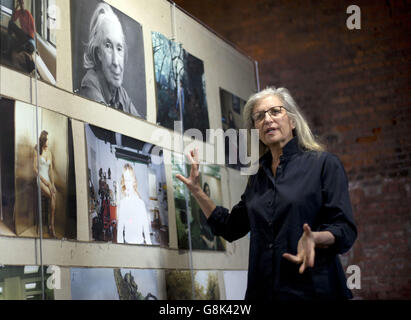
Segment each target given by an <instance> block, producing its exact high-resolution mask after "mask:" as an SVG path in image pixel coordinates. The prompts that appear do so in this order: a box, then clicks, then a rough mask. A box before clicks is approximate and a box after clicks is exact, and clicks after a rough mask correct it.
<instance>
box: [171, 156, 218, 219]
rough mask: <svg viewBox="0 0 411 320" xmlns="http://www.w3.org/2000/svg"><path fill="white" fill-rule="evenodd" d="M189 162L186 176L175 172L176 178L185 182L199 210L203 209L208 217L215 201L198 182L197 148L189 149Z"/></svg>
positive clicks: (214, 206)
mask: <svg viewBox="0 0 411 320" xmlns="http://www.w3.org/2000/svg"><path fill="white" fill-rule="evenodd" d="M187 157H188V159H190V162H191V170H190V175H189V177H188V178H186V177H183V176H182V175H181V174H176V178H177V179H179V180H181V181H182V182H184V183H185V185H186V186H187V188H188V190H190V192H191V193H192V194H193V196H194V198H195V199H196V200H197V203H198V204H199V206H200V208H201V210H202V211H203V213H204V215H205V217H206V218H208V217H210V215H211V213H212V212H213V211H214V209H215V208H216V205H215V203H214V202H213V201H212V200H211V199H210V197H209V196H208V195H207V194H206V193H205V192H204V191H203V189H202V188H201V184H200V172H199V167H200V165H199V163H200V161H199V160H198V149H194V150H191V151H190V154H188V155H187Z"/></svg>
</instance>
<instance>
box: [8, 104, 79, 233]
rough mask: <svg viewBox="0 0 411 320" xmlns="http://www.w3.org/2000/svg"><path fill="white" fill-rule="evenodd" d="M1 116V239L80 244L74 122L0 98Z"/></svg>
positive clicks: (27, 105) (44, 110) (40, 109)
mask: <svg viewBox="0 0 411 320" xmlns="http://www.w3.org/2000/svg"><path fill="white" fill-rule="evenodd" d="M0 110H1V115H2V116H1V117H0V127H1V128H2V135H1V136H0V186H1V188H0V193H1V198H2V201H1V206H0V235H5V236H18V237H39V236H40V231H42V236H43V237H44V238H49V239H63V238H66V239H75V238H76V233H77V225H76V217H77V213H76V211H77V210H76V208H77V202H76V183H75V177H74V154H73V137H72V129H71V120H70V119H69V118H67V117H65V116H63V115H60V114H58V113H56V112H52V111H49V110H47V109H43V108H36V107H35V106H32V105H29V104H26V103H23V102H20V101H14V100H9V99H5V98H1V97H0ZM3 130H4V131H3Z"/></svg>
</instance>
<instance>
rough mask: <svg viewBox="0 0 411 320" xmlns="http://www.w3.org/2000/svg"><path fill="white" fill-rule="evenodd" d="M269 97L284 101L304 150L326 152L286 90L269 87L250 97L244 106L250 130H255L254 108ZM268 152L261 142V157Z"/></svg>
mask: <svg viewBox="0 0 411 320" xmlns="http://www.w3.org/2000/svg"><path fill="white" fill-rule="evenodd" d="M268 96H276V97H277V98H279V99H280V100H281V101H282V103H283V105H284V108H285V109H286V111H287V115H288V117H289V118H290V119H291V121H293V123H294V124H295V129H294V130H293V135H294V136H297V137H298V142H299V144H300V146H301V147H302V148H303V149H306V150H311V151H324V150H325V147H324V145H322V144H321V143H320V142H318V141H317V139H316V138H315V136H314V135H313V133H312V132H311V129H310V127H309V126H308V123H307V120H305V118H304V116H303V114H302V112H301V110H300V108H299V107H298V105H297V103H296V102H295V101H294V99H293V97H292V96H291V94H290V92H289V91H288V90H287V89H286V88H275V87H267V88H266V89H264V90H262V91H260V92H257V93H255V94H253V95H252V96H250V98H249V99H248V101H247V103H246V104H245V106H244V111H243V118H244V123H245V125H246V128H247V129H248V130H251V129H254V128H255V126H254V121H253V119H252V117H251V116H252V113H253V110H254V107H255V106H256V105H257V104H258V102H259V101H261V100H262V99H264V98H266V97H268ZM267 150H268V148H267V147H266V146H265V145H264V144H263V143H262V142H261V141H260V156H261V155H262V154H264V153H265V152H266V151H267Z"/></svg>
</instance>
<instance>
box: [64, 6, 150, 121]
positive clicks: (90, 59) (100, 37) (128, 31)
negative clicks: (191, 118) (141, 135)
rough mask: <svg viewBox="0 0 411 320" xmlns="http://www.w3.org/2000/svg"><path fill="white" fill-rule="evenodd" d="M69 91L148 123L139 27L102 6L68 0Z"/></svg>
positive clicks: (112, 8)
mask: <svg viewBox="0 0 411 320" xmlns="http://www.w3.org/2000/svg"><path fill="white" fill-rule="evenodd" d="M71 28H72V31H71V34H72V61H73V69H72V70H73V91H74V92H76V93H79V94H80V95H81V96H83V97H86V98H88V99H91V100H94V101H97V102H100V103H103V104H104V105H108V106H110V107H112V108H115V109H117V110H121V111H123V112H125V113H128V114H131V115H133V116H136V117H140V118H143V119H146V117H147V99H146V98H147V97H146V75H145V64H144V43H143V32H142V27H141V25H140V24H139V23H138V22H137V21H134V20H133V19H131V18H130V17H128V16H127V15H125V14H124V13H122V12H120V11H118V10H117V9H116V8H114V7H112V6H110V5H108V4H107V3H105V2H100V1H97V0H88V1H83V0H72V1H71Z"/></svg>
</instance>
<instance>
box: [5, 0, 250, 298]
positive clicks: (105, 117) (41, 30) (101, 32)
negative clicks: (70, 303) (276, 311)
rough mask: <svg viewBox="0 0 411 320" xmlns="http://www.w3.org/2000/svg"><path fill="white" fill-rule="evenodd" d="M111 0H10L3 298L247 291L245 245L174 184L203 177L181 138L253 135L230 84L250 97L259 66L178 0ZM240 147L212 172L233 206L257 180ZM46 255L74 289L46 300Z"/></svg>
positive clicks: (219, 199)
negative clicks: (238, 273) (229, 237)
mask: <svg viewBox="0 0 411 320" xmlns="http://www.w3.org/2000/svg"><path fill="white" fill-rule="evenodd" d="M106 1H107V2H105V1H102V0H87V1H85V0H70V1H65V0H24V1H22V0H1V4H0V19H1V20H0V37H1V38H0V40H1V52H0V64H1V66H0V73H1V75H0V76H1V78H0V80H1V81H0V82H1V86H0V91H1V92H0V114H1V117H0V128H1V135H0V195H1V204H0V300H3V299H41V298H42V295H43V296H44V293H45V297H46V299H66V298H68V299H70V297H72V299H78V300H83V299H86V300H90V299H91V300H95V299H114V300H117V299H120V300H151V299H153V300H156V299H166V298H168V299H196V300H197V299H207V300H218V299H221V298H224V297H225V294H226V295H227V296H229V295H230V296H231V297H236V296H235V293H234V292H229V291H227V290H226V292H224V288H223V282H222V271H223V270H226V269H227V268H230V269H231V268H232V269H244V268H246V264H247V258H248V256H247V254H246V252H248V251H247V250H243V248H245V247H246V246H244V247H241V248H239V247H238V246H237V247H236V244H229V243H226V240H224V239H223V238H222V237H218V236H215V235H214V234H213V233H212V231H211V228H210V226H209V225H208V224H207V219H206V217H205V215H204V213H203V212H202V210H201V208H200V207H199V205H198V203H197V201H196V200H195V198H194V197H193V196H192V195H191V193H190V192H189V191H188V189H187V188H186V186H185V185H184V184H183V183H182V182H181V181H180V180H178V179H176V177H175V176H176V174H177V173H178V174H182V175H184V176H187V175H188V173H189V171H190V165H189V164H186V162H187V161H183V156H182V155H181V154H178V153H177V152H181V150H180V145H179V138H181V143H182V145H185V143H188V141H189V139H188V138H187V137H185V138H183V137H182V136H180V130H181V129H182V130H183V131H185V133H186V134H187V135H191V133H193V135H192V137H196V139H200V140H201V139H204V140H205V139H206V137H207V134H206V130H207V129H210V126H211V127H212V128H214V129H216V128H218V129H220V127H221V123H220V120H221V121H222V128H223V130H227V129H230V128H231V129H234V130H237V129H239V128H243V126H242V123H241V120H240V117H241V113H242V109H243V107H244V103H245V102H244V101H243V100H241V99H240V98H238V97H237V96H235V95H233V94H231V93H230V92H228V91H226V90H224V89H222V87H227V88H228V87H229V88H230V90H232V91H233V92H241V93H244V95H245V94H250V93H251V92H252V91H253V90H254V89H255V88H254V87H253V86H254V82H255V81H254V79H253V77H254V76H255V73H254V63H253V62H252V61H251V60H250V59H249V58H248V57H245V56H244V55H242V54H241V53H239V52H238V51H237V50H236V49H235V48H233V47H232V46H231V45H229V44H227V43H226V42H225V41H224V40H222V39H220V38H218V37H217V36H216V35H215V34H214V33H213V32H212V31H210V30H208V29H207V28H204V26H202V25H201V24H199V23H198V22H197V21H196V20H195V19H192V17H190V16H188V15H186V14H185V13H184V12H183V11H181V10H180V9H179V8H178V7H176V6H172V5H170V3H169V2H167V1H165V0H160V1H156V2H155V1H148V0H144V1H141V2H140V1H135V2H134V1H114V0H106ZM23 2H24V4H23ZM142 9H147V10H142ZM23 10H27V12H26V11H23ZM18 12H20V13H18ZM23 12H26V13H24V14H25V17H28V20H27V21H28V22H27V21H26V22H23V25H22V23H21V21H22V18H21V17H22V14H23ZM140 22H141V23H142V24H143V25H142V24H140ZM28 24H30V25H28ZM30 30H31V31H30ZM32 31H33V32H34V35H35V37H34V38H33V39H34V40H30V39H29V38H30V37H31V36H28V32H29V33H30V34H31V32H32ZM156 31H160V32H161V33H159V32H156ZM177 32H178V36H177ZM164 35H166V36H164ZM171 39H172V40H171ZM144 42H145V45H144ZM57 46H58V48H59V51H57ZM144 47H145V48H144ZM57 55H58V56H57ZM57 61H58V62H59V63H58V64H57ZM33 70H34V71H33ZM35 70H37V74H35V72H36V71H35ZM57 77H58V78H57ZM206 79H207V87H206ZM250 79H251V80H250ZM38 80H40V81H38ZM206 88H207V91H206ZM206 92H207V94H206ZM219 99H220V102H221V119H220V114H219V110H218V109H219V105H218V104H219V103H218V102H219ZM100 110H101V111H100ZM118 111H120V112H118ZM147 119H148V120H147ZM176 121H180V122H179V123H177V125H178V130H177V131H176V132H174V133H172V132H171V131H173V130H174V129H175V125H176ZM154 122H155V123H154ZM189 129H196V130H198V131H199V132H200V133H201V135H202V137H204V138H199V135H196V134H197V133H198V131H197V132H196V131H194V130H193V131H191V132H187V130H189ZM119 132H121V133H119ZM157 133H160V134H164V136H167V137H170V143H168V142H164V140H162V141H161V142H160V141H158V140H156V138H157V137H158V135H157ZM170 133H171V134H170ZM196 142H198V143H199V145H200V146H205V147H206V148H207V151H210V153H211V150H212V149H213V151H215V150H216V149H217V147H216V145H215V144H213V143H212V142H210V141H209V143H202V142H204V141H201V142H199V141H196ZM206 142H207V141H206ZM221 142H222V141H221ZM226 142H227V141H226ZM159 146H161V147H159ZM220 146H221V144H220ZM230 148H232V146H231V145H227V144H226V150H225V154H226V165H225V166H224V163H219V165H211V164H206V163H201V164H200V177H199V178H200V183H201V187H202V189H203V191H204V192H205V193H206V194H208V196H209V197H210V198H211V199H212V200H213V202H214V203H215V204H216V205H224V206H226V207H228V206H230V205H231V206H232V205H233V201H234V200H233V199H235V197H236V196H238V197H239V196H240V195H241V193H240V194H237V193H238V192H237V190H241V192H243V191H244V190H243V189H244V188H243V186H245V184H243V183H237V182H242V180H241V179H240V178H238V177H237V173H238V171H237V170H232V169H229V170H231V174H232V175H235V176H236V178H232V177H231V176H229V175H228V174H227V172H229V170H228V169H227V166H229V167H231V168H233V169H239V168H240V166H239V165H238V164H237V163H229V158H228V153H229V150H231V149H230ZM37 150H40V152H37ZM221 150H222V149H221ZM163 151H164V154H163ZM221 153H222V152H221ZM230 153H231V154H237V155H238V150H237V149H236V150H234V151H230ZM164 158H166V159H167V161H168V162H167V166H166V165H165V164H164ZM170 160H171V164H170V163H169V161H170ZM203 160H204V159H203ZM209 161H212V160H209ZM231 178H232V179H231ZM237 178H238V179H237ZM230 179H231V181H234V182H233V183H230ZM234 184H236V185H234ZM167 187H169V188H172V189H170V190H171V191H172V193H168V189H167ZM171 191H170V192H171ZM77 192H78V194H77ZM167 195H168V197H169V199H168V197H167ZM168 201H170V206H169V203H168ZM173 204H174V207H173ZM169 210H170V212H169ZM169 219H171V220H170V221H171V223H169V222H170V221H169ZM40 230H42V233H41V232H40ZM39 237H41V238H42V239H37V238H39ZM23 238H24V239H23ZM43 239H45V240H44V241H43ZM53 239H54V241H53ZM55 239H58V241H57V240H55ZM189 239H190V240H189ZM67 240H69V241H67ZM72 240H75V241H72ZM189 241H190V243H189ZM247 244H248V243H247V242H246V245H247ZM9 247H10V250H8V249H9ZM192 250H197V251H196V252H192ZM2 252H3V254H2ZM43 261H45V263H47V265H49V266H56V267H58V268H61V275H62V278H61V279H62V282H61V283H62V285H63V287H62V288H61V291H59V290H57V291H52V290H50V289H47V286H46V284H45V285H44V288H45V290H46V291H45V292H42V290H41V283H40V282H39V279H38V277H40V276H41V274H42V273H43V277H44V276H45V277H46V279H45V281H47V278H48V275H47V273H46V271H45V269H44V272H40V271H39V267H38V266H32V265H34V264H42V263H43ZM25 265H28V266H25ZM74 267H75V268H74ZM125 267H126V268H132V269H125ZM45 268H47V266H45ZM191 268H195V269H196V270H194V271H193V270H191V271H190V269H191ZM174 269H176V270H174ZM166 270H168V271H166ZM200 270H217V271H200ZM193 273H194V280H195V282H194V284H192V283H191V276H192V275H193ZM227 279H228V280H226V286H227V285H230V281H232V279H233V277H231V278H230V276H228V278H227ZM238 279H239V280H238V281H244V279H243V278H241V277H238ZM234 281H235V280H234ZM26 284H27V286H26ZM166 285H167V291H166ZM233 286H234V285H233ZM192 288H194V295H193V292H192ZM236 288H237V287H236ZM57 289H58V288H57ZM236 290H237V289H236ZM238 290H239V291H240V289H238ZM241 290H242V289H241ZM233 299H234V298H233Z"/></svg>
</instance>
